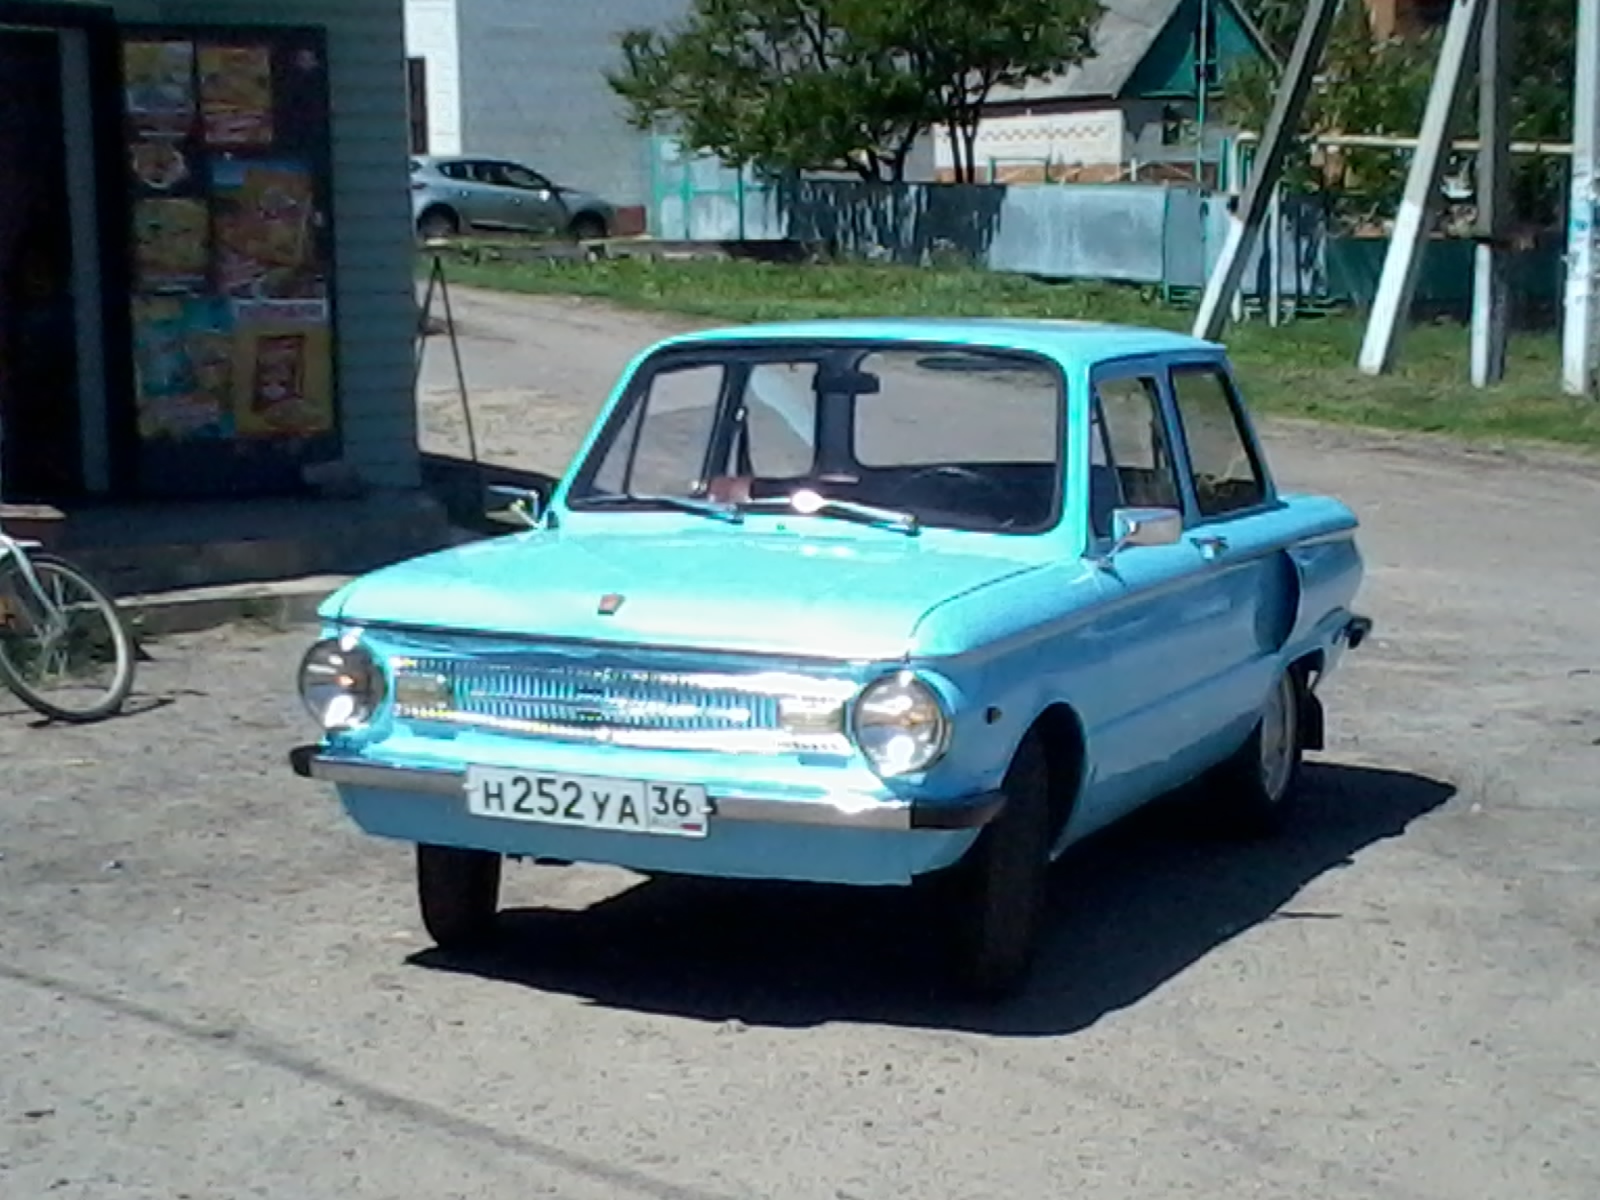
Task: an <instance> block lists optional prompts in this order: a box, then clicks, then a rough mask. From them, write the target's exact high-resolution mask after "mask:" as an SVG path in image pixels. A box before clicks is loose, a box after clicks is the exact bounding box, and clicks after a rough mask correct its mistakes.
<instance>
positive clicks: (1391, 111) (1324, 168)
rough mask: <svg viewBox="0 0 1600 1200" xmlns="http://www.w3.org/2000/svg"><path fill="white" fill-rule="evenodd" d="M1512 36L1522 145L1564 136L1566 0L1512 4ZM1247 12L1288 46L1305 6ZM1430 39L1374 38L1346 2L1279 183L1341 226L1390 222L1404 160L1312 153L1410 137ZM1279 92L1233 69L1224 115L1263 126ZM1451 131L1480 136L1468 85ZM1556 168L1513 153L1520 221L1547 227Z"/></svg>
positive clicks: (1351, 0) (1433, 38) (1255, 0)
mask: <svg viewBox="0 0 1600 1200" xmlns="http://www.w3.org/2000/svg"><path fill="white" fill-rule="evenodd" d="M1511 3H1512V5H1513V9H1514V14H1515V19H1516V22H1517V28H1518V33H1517V36H1516V40H1515V49H1514V55H1513V67H1512V70H1511V79H1512V88H1513V90H1512V96H1511V109H1512V128H1513V136H1515V137H1517V138H1522V139H1531V140H1542V141H1558V140H1564V139H1565V138H1566V137H1568V136H1569V133H1568V131H1569V130H1570V128H1571V106H1572V71H1573V67H1572V56H1573V35H1574V28H1573V26H1574V21H1575V11H1576V9H1575V6H1574V5H1573V4H1572V2H1571V0H1511ZM1245 8H1246V10H1247V11H1248V12H1249V13H1250V15H1251V17H1252V19H1254V20H1255V21H1256V22H1257V24H1258V25H1259V26H1260V27H1261V28H1262V31H1263V32H1264V33H1265V34H1266V35H1267V36H1268V37H1269V39H1271V40H1273V42H1274V45H1275V46H1278V47H1279V48H1280V50H1284V51H1286V50H1287V48H1288V47H1289V46H1290V45H1292V43H1293V41H1294V36H1295V33H1296V32H1297V31H1298V28H1299V22H1300V15H1301V12H1302V11H1303V9H1302V8H1301V6H1300V5H1299V4H1297V3H1294V2H1293V0H1246V2H1245ZM1439 40H1440V38H1439V33H1438V32H1437V31H1433V32H1428V33H1424V34H1420V35H1414V36H1411V37H1404V38H1391V39H1388V40H1381V41H1380V40H1378V39H1377V38H1375V37H1374V36H1373V34H1372V30H1371V26H1370V23H1369V21H1368V18H1367V14H1366V6H1365V5H1364V4H1362V3H1361V2H1360V0H1345V4H1344V6H1343V8H1342V10H1341V12H1340V14H1339V17H1338V19H1337V22H1336V24H1335V26H1334V30H1333V35H1332V37H1331V39H1330V42H1329V45H1328V51H1327V54H1326V56H1325V58H1324V60H1323V63H1322V71H1321V72H1320V74H1319V78H1318V81H1317V84H1316V86H1315V88H1314V89H1313V91H1312V94H1311V96H1310V99H1309V100H1308V102H1307V106H1306V114H1305V119H1304V122H1303V125H1302V131H1303V132H1304V133H1305V134H1306V135H1307V137H1306V139H1305V141H1303V142H1302V144H1301V145H1300V146H1298V147H1297V148H1296V151H1295V152H1294V154H1293V155H1292V156H1291V160H1290V163H1289V164H1288V167H1287V173H1286V182H1287V183H1288V184H1289V185H1290V186H1291V187H1293V188H1295V189H1297V190H1300V191H1302V192H1305V193H1307V194H1317V195H1321V196H1322V197H1323V199H1324V200H1325V201H1326V203H1327V205H1328V207H1329V208H1330V210H1331V211H1332V214H1333V215H1334V216H1335V217H1336V219H1338V221H1339V222H1340V224H1342V225H1346V226H1362V225H1365V224H1368V223H1370V222H1372V221H1374V220H1377V219H1381V218H1386V217H1389V216H1392V215H1393V212H1394V208H1395V205H1396V204H1397V203H1398V201H1399V197H1400V193H1401V191H1402V190H1403V188H1404V186H1405V176H1406V171H1407V168H1408V167H1409V165H1410V155H1409V153H1407V152H1405V151H1395V150H1385V149H1344V150H1341V151H1339V152H1337V153H1328V154H1318V153H1315V152H1314V150H1313V147H1312V144H1311V141H1312V138H1314V137H1315V136H1316V135H1319V134H1339V133H1343V134H1379V135H1387V136H1393V137H1414V136H1416V133H1417V130H1418V128H1419V126H1420V125H1421V123H1422V110H1423V108H1424V107H1425V106H1426V104H1427V98H1428V88H1429V85H1430V83H1431V82H1432V79H1433V71H1434V67H1435V65H1436V63H1437V62H1438V57H1439ZM1276 87H1277V79H1276V77H1275V75H1274V73H1273V72H1272V71H1271V70H1270V69H1268V68H1263V67H1258V66H1253V65H1252V66H1250V67H1246V68H1242V69H1240V70H1239V71H1238V72H1236V73H1235V75H1234V76H1233V78H1231V79H1230V81H1229V89H1228V95H1227V97H1226V100H1225V107H1226V109H1227V112H1228V117H1229V119H1230V120H1231V121H1232V122H1234V123H1235V124H1237V125H1239V126H1240V127H1242V128H1246V129H1255V130H1260V129H1261V128H1262V127H1263V126H1264V125H1265V123H1266V117H1267V113H1268V111H1269V110H1270V109H1271V106H1272V99H1273V94H1274V92H1275V89H1276ZM1455 128H1456V130H1457V132H1458V135H1460V136H1473V135H1475V134H1476V132H1477V101H1476V91H1475V89H1471V88H1469V89H1468V94H1467V95H1465V96H1464V97H1463V101H1462V109H1461V112H1460V114H1459V116H1458V119H1457V121H1456V125H1455ZM1561 174H1562V164H1561V163H1560V161H1559V160H1555V159H1542V160H1540V159H1532V158H1519V159H1517V160H1516V162H1515V169H1514V181H1513V187H1514V190H1515V194H1516V199H1517V204H1516V207H1517V210H1518V212H1519V213H1520V214H1521V215H1522V217H1523V219H1525V220H1530V221H1547V220H1549V219H1550V217H1551V216H1552V215H1553V211H1554V209H1555V206H1556V202H1557V200H1558V193H1559V185H1560V178H1561Z"/></svg>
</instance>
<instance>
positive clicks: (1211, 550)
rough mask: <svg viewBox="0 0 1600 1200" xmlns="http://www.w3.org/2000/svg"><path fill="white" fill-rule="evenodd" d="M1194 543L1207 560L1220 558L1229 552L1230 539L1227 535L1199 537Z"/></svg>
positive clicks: (1202, 556) (1201, 555)
mask: <svg viewBox="0 0 1600 1200" xmlns="http://www.w3.org/2000/svg"><path fill="white" fill-rule="evenodd" d="M1194 544H1195V547H1196V548H1197V549H1198V550H1199V551H1200V557H1201V558H1203V559H1205V560H1206V561H1207V562H1211V561H1212V560H1214V559H1217V558H1220V557H1221V556H1222V555H1224V554H1226V553H1227V552H1228V539H1227V538H1225V537H1197V538H1195V539H1194Z"/></svg>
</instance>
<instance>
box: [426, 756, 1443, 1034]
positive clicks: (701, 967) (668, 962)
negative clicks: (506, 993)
mask: <svg viewBox="0 0 1600 1200" xmlns="http://www.w3.org/2000/svg"><path fill="white" fill-rule="evenodd" d="M1306 770H1307V775H1306V781H1305V793H1304V795H1303V797H1302V801H1301V806H1300V808H1299V810H1298V811H1297V813H1296V815H1295V820H1294V824H1293V826H1292V828H1291V830H1290V831H1289V832H1288V833H1286V834H1284V835H1283V836H1281V837H1278V838H1273V839H1268V840H1263V841H1257V842H1249V843H1238V842H1232V841H1229V840H1225V839H1223V838H1220V837H1213V836H1210V835H1209V833H1208V831H1207V830H1206V828H1205V827H1204V822H1203V816H1204V814H1203V810H1202V809H1201V808H1200V807H1199V806H1198V805H1196V804H1193V803H1190V802H1187V801H1186V800H1185V799H1184V798H1183V797H1174V798H1172V799H1170V800H1168V801H1165V802H1163V803H1162V804H1159V805H1153V806H1151V807H1150V808H1149V809H1148V810H1146V811H1145V812H1142V813H1140V814H1137V815H1135V816H1133V817H1131V818H1129V819H1128V820H1126V821H1124V822H1123V823H1121V824H1120V825H1119V826H1117V827H1115V828H1113V829H1111V830H1108V831H1106V832H1105V833H1103V834H1100V835H1098V836H1097V837H1094V838H1091V839H1089V840H1087V841H1085V842H1084V843H1082V844H1080V845H1079V846H1077V847H1075V848H1074V849H1073V851H1072V852H1070V853H1069V854H1067V855H1066V856H1065V857H1064V858H1063V859H1062V861H1061V863H1060V864H1059V865H1058V867H1057V869H1056V872H1055V875H1054V878H1053V881H1052V889H1051V917H1050V921H1049V925H1048V933H1047V935H1046V939H1045V944H1044V947H1043V950H1042V953H1041V955H1040V959H1039V962H1038V966H1037V968H1036V970H1035V972H1034V976H1033V978H1032V980H1031V982H1030V985H1029V987H1028V989H1027V990H1026V991H1025V992H1024V993H1023V994H1022V995H1020V996H1018V997H1017V998H1015V999H1014V1000H1011V1001H1009V1002H1007V1003H1004V1004H1001V1005H998V1006H984V1005H978V1004H974V1003H970V1002H966V1001H962V1000H959V999H956V998H953V994H952V993H951V992H950V991H949V989H948V988H947V986H946V977H945V976H944V975H943V974H942V972H941V967H942V959H941V955H940V949H941V947H940V942H939V939H938V932H939V930H938V927H937V923H936V922H934V921H932V920H930V915H931V913H932V911H933V910H931V909H930V908H929V907H928V906H927V901H926V898H925V896H924V895H923V894H922V893H921V892H920V891H919V890H918V889H911V888H888V889H881V890H879V889H859V888H831V887H815V886H809V885H790V884H773V883H743V882H729V881H719V880H699V879H675V878H660V879H653V880H648V881H644V882H641V883H640V884H639V885H637V886H635V887H633V888H631V889H629V890H627V891H625V892H622V893H620V894H618V895H615V896H612V897H609V898H607V899H606V900H604V901H602V902H600V903H598V904H596V905H594V906H592V907H590V908H588V909H586V910H583V911H579V912H567V911H563V912H554V911H540V910H526V909H522V910H508V911H507V912H506V913H505V914H504V925H505V936H504V937H503V938H501V939H500V940H499V941H498V943H497V945H496V947H495V948H494V949H492V950H490V951H487V952H484V953H480V954H473V955H470V956H466V955H452V954H446V953H444V952H443V951H440V950H438V949H437V948H434V949H429V950H426V951H423V952H421V953H419V954H416V955H413V956H411V958H410V959H409V960H408V961H409V962H410V963H411V964H413V965H415V966H419V967H423V968H426V969H430V970H437V971H446V972H452V973H460V974H468V975H474V976H479V977H482V978H485V979H492V980H496V981H500V982H504V983H509V984H515V985H520V986H524V987H529V988H536V989H539V990H542V991H547V992H558V993H564V994H568V995H573V996H578V997H582V998H584V999H586V1000H588V1001H589V1002H591V1003H594V1004H598V1005H603V1006H606V1007H611V1008H617V1009H624V1010H630V1011H637V1012H649V1013H658V1014H668V1015H675V1016H682V1017H688V1018H691V1019H696V1020H703V1021H714V1022H739V1023H742V1024H745V1025H751V1026H777V1027H805V1026H811V1025H817V1024H822V1023H826V1022H830V1021H855V1022H871V1023H879V1024H896V1025H905V1026H914V1027H920V1028H931V1027H937V1028H947V1029H961V1030H967V1031H973V1032H985V1033H991V1034H999V1035H1006V1036H1019V1037H1026V1036H1044V1035H1055V1034H1064V1033H1071V1032H1074V1031H1077V1030H1081V1029H1084V1028H1086V1027H1088V1026H1090V1025H1092V1024H1094V1023H1095V1022H1096V1021H1098V1020H1099V1019H1100V1018H1101V1017H1103V1016H1106V1015H1107V1014H1109V1013H1113V1012H1116V1011H1117V1010H1119V1009H1122V1008H1126V1007H1128V1006H1129V1005H1132V1004H1134V1003H1136V1002H1138V1001H1139V1000H1140V999H1142V998H1143V997H1145V996H1147V995H1149V994H1150V993H1151V992H1153V991H1154V990H1155V989H1157V988H1158V987H1160V986H1161V985H1162V984H1164V983H1166V982H1167V981H1168V980H1170V979H1172V978H1173V977H1174V976H1176V975H1178V974H1179V973H1180V972H1182V971H1183V970H1184V969H1185V968H1187V967H1189V966H1190V965H1191V964H1193V963H1195V962H1197V961H1199V960H1200V959H1201V958H1203V957H1204V956H1205V955H1206V954H1207V953H1208V952H1210V951H1211V950H1213V949H1215V948H1216V947H1218V946H1220V945H1223V944H1224V943H1226V942H1227V941H1229V940H1230V939H1232V938H1233V937H1236V936H1237V935H1239V934H1240V933H1242V932H1244V931H1246V930H1248V929H1250V928H1251V927H1252V926H1255V925H1259V924H1261V923H1262V922H1265V921H1269V920H1273V919H1287V918H1296V917H1317V918H1322V919H1329V920H1338V919H1340V916H1341V914H1339V913H1337V912H1319V913H1298V912H1294V911H1291V910H1287V909H1286V907H1285V906H1286V905H1288V904H1289V902H1290V901H1292V900H1293V899H1294V897H1295V896H1296V895H1297V894H1298V893H1299V892H1300V891H1301V890H1302V889H1303V888H1304V887H1305V886H1306V885H1307V884H1309V883H1310V882H1312V881H1313V880H1315V879H1316V878H1318V877H1319V876H1321V875H1323V874H1325V873H1326V872H1328V871H1333V870H1338V869H1340V868H1342V867H1345V866H1348V865H1350V864H1351V862H1352V861H1353V859H1354V857H1355V856H1356V855H1357V854H1358V853H1360V852H1361V851H1362V850H1363V849H1365V848H1366V847H1368V846H1371V845H1373V844H1374V843H1377V842H1380V841H1383V840H1385V839H1388V838H1394V837H1399V836H1401V835H1402V834H1404V833H1405V832H1406V830H1407V828H1408V827H1409V826H1410V825H1411V823H1412V822H1414V821H1416V820H1417V819H1418V818H1420V817H1423V816H1425V815H1427V814H1428V813H1430V812H1432V811H1433V810H1435V809H1437V808H1438V807H1439V806H1440V805H1442V804H1444V803H1445V802H1446V801H1448V800H1449V799H1450V797H1451V796H1452V795H1454V792H1455V789H1454V788H1453V787H1451V786H1450V785H1449V784H1445V783H1440V782H1437V781H1434V780H1431V779H1426V778H1423V777H1421V776H1417V775H1412V774H1407V773H1403V772H1398V771H1388V770H1378V769H1374V768H1370V767H1356V766H1345V765H1339V764H1327V763H1319V764H1307V768H1306Z"/></svg>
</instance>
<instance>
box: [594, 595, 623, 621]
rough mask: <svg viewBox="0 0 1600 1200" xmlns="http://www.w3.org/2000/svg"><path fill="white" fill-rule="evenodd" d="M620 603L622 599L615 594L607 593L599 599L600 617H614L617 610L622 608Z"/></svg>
mask: <svg viewBox="0 0 1600 1200" xmlns="http://www.w3.org/2000/svg"><path fill="white" fill-rule="evenodd" d="M622 601H623V597H622V596H619V595H618V594H617V593H616V592H607V593H606V594H605V595H604V596H601V597H600V609H599V612H600V615H601V616H602V617H612V616H615V615H616V613H617V609H619V608H621V607H622Z"/></svg>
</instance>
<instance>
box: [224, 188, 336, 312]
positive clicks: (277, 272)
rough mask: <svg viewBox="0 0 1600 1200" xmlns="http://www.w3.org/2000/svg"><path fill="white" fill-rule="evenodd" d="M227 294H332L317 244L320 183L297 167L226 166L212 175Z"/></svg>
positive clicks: (285, 296) (271, 296)
mask: <svg viewBox="0 0 1600 1200" xmlns="http://www.w3.org/2000/svg"><path fill="white" fill-rule="evenodd" d="M212 195H213V196H214V197H215V200H216V206H217V261H218V269H219V276H220V283H221V287H222V290H223V292H224V293H226V294H227V295H229V296H233V297H237V298H241V299H244V298H262V299H285V300H293V299H312V298H317V297H321V296H325V295H326V294H327V279H326V272H325V271H324V270H323V266H322V263H321V261H320V257H321V256H320V255H319V254H318V245H317V237H316V231H317V210H316V184H315V179H314V177H313V175H312V173H311V170H310V168H309V167H307V166H306V165H304V164H302V163H294V162H282V163H274V162H249V163H245V162H222V163H219V164H217V166H216V168H215V169H214V170H213V172H212Z"/></svg>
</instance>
